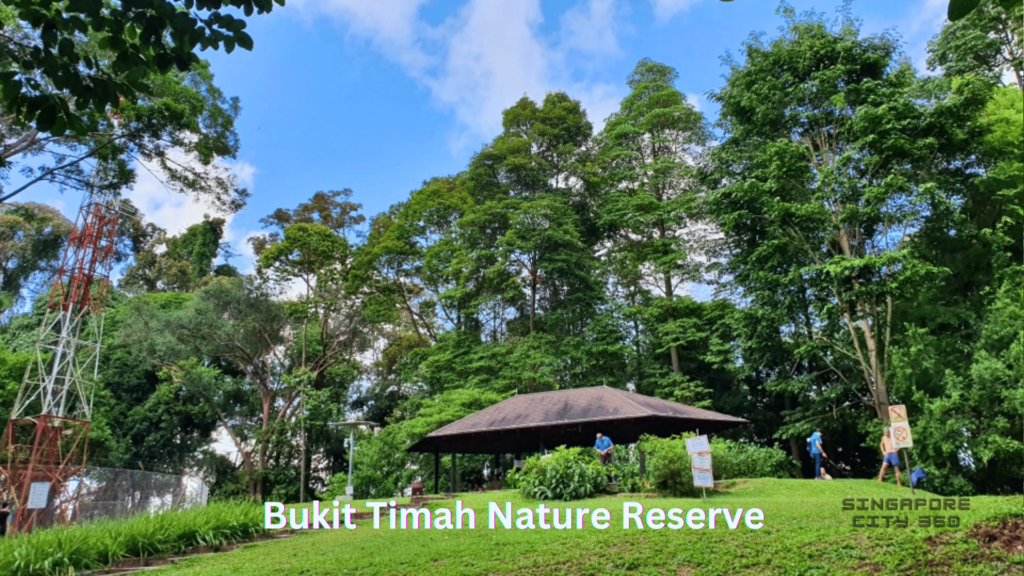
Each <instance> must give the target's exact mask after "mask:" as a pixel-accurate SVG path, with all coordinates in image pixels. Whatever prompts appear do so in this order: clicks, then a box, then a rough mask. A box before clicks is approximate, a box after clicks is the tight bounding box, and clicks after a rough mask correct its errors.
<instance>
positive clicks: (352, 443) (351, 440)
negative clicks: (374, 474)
mask: <svg viewBox="0 0 1024 576" xmlns="http://www.w3.org/2000/svg"><path fill="white" fill-rule="evenodd" d="M355 447H356V429H355V426H352V427H350V428H349V429H348V487H347V488H345V495H346V496H355V492H354V490H353V488H352V455H353V454H354V453H355V451H356V450H355Z"/></svg>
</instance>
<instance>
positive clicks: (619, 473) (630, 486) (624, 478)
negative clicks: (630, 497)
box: [610, 454, 653, 492]
mask: <svg viewBox="0 0 1024 576" xmlns="http://www.w3.org/2000/svg"><path fill="white" fill-rule="evenodd" d="M615 456H616V458H615V463H614V464H612V465H611V467H610V469H611V472H612V475H613V476H614V478H615V484H616V485H617V486H618V488H619V491H620V492H649V491H651V490H652V489H653V487H652V485H651V480H650V479H649V478H645V477H644V476H641V475H640V463H639V462H635V461H633V460H631V459H626V458H623V459H619V454H616V455H615Z"/></svg>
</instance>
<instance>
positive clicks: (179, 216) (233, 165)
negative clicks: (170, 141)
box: [125, 152, 257, 272]
mask: <svg viewBox="0 0 1024 576" xmlns="http://www.w3.org/2000/svg"><path fill="white" fill-rule="evenodd" d="M172 158H174V159H175V160H176V161H178V162H187V160H186V159H185V157H184V155H182V154H181V153H177V154H175V153H173V152H172ZM223 166H224V167H226V168H228V169H230V170H231V171H232V172H233V173H234V174H235V177H236V178H237V179H238V182H239V184H241V185H242V186H243V187H245V188H247V189H249V191H250V192H251V191H252V190H253V188H254V187H255V182H256V180H255V178H256V172H257V169H256V167H255V166H253V165H252V164H250V163H248V162H246V161H245V160H238V161H235V162H230V163H228V162H225V163H224V164H223ZM136 168H137V173H138V177H137V179H136V181H135V185H134V186H132V188H131V189H129V190H128V191H127V192H125V197H127V198H128V199H129V200H131V201H132V203H133V204H135V206H136V207H137V208H138V209H139V212H140V213H141V214H142V217H143V218H145V220H146V221H147V222H152V223H154V224H156V225H157V226H159V227H161V228H163V229H165V230H167V233H168V234H171V235H177V234H181V233H182V232H184V231H185V229H187V228H188V227H189V226H191V225H193V224H195V223H197V222H201V221H202V220H203V216H204V215H206V214H209V215H211V216H213V215H217V216H220V217H222V218H224V220H225V227H224V228H225V229H224V240H225V241H227V242H229V243H231V245H232V246H233V247H234V249H235V250H236V251H238V252H240V253H241V256H242V262H241V263H236V266H238V267H239V268H240V269H242V270H243V272H244V271H251V270H252V250H251V249H249V248H248V243H247V242H245V240H246V239H247V238H248V237H249V236H251V235H252V234H253V233H251V232H250V233H246V232H244V231H240V230H236V229H235V228H234V227H232V221H233V220H234V214H218V213H217V211H216V210H215V209H214V208H213V207H211V206H210V205H208V204H207V203H206V202H204V201H202V200H201V199H196V198H193V197H191V196H187V195H185V194H181V193H179V192H172V191H171V190H169V189H168V188H167V187H166V186H165V185H164V183H163V181H162V180H163V175H162V174H161V172H160V170H159V169H158V168H157V167H156V166H154V165H153V164H150V163H144V162H138V163H136Z"/></svg>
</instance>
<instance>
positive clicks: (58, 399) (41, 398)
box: [0, 192, 120, 532]
mask: <svg viewBox="0 0 1024 576" xmlns="http://www.w3.org/2000/svg"><path fill="white" fill-rule="evenodd" d="M119 217H120V196H119V195H118V194H117V193H115V192H94V193H91V194H87V195H86V197H85V199H84V200H83V201H82V206H81V208H80V209H79V213H78V221H77V223H76V225H75V230H74V232H72V234H71V236H70V238H69V239H68V244H67V247H66V248H65V251H64V257H63V259H62V262H61V265H60V268H59V269H58V270H57V274H56V278H55V281H54V283H53V286H52V287H51V289H50V294H49V299H48V301H47V307H46V308H47V309H46V315H45V317H44V319H43V323H42V326H41V327H40V331H39V337H38V339H37V340H36V346H35V354H34V356H35V358H34V360H33V362H32V363H30V364H29V367H28V370H27V371H26V373H25V379H24V381H23V382H22V385H21V389H20V390H19V391H18V399H17V400H16V402H15V405H14V410H13V412H12V413H11V418H10V420H9V421H8V423H7V426H6V429H5V430H4V441H3V443H2V444H0V450H2V452H0V498H7V497H11V498H13V499H14V504H15V507H16V508H15V513H14V516H13V528H14V530H15V532H22V531H29V530H31V529H33V528H35V527H38V526H46V525H50V524H54V523H65V522H68V521H70V520H71V519H72V518H73V516H74V513H75V505H74V503H75V498H74V495H75V493H76V492H77V488H78V484H79V483H80V482H75V481H72V482H69V480H72V479H73V478H76V477H77V476H78V475H79V474H80V473H81V471H82V470H83V469H84V467H85V465H86V462H87V459H88V450H87V448H88V436H89V418H90V413H91V409H92V391H93V386H94V383H95V380H96V376H97V370H98V368H99V354H100V343H101V339H102V336H103V315H104V314H103V313H104V312H105V310H106V304H107V297H108V295H109V293H110V271H111V267H112V264H113V255H114V251H115V249H116V240H117V226H118V219H119Z"/></svg>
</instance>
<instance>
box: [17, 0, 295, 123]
mask: <svg viewBox="0 0 1024 576" xmlns="http://www.w3.org/2000/svg"><path fill="white" fill-rule="evenodd" d="M275 3H276V4H278V5H281V6H283V5H284V0H223V1H222V0H199V1H194V0H189V1H188V2H186V3H185V9H184V10H183V9H182V7H181V6H180V5H179V4H177V3H175V2H172V1H170V0H147V1H144V2H133V3H130V4H127V5H122V4H109V3H105V2H102V1H101V0H76V1H72V2H68V3H63V4H54V3H52V2H47V1H38V0H16V1H11V2H6V3H5V6H4V8H5V10H4V14H3V15H4V17H5V22H4V42H3V44H2V46H3V47H2V49H0V66H2V72H0V81H2V82H3V87H4V89H3V98H2V105H3V108H4V111H5V114H13V115H14V116H16V117H17V118H19V120H20V122H23V123H30V122H34V123H35V126H36V129H37V130H39V131H40V132H49V133H52V134H53V135H55V136H61V135H62V134H64V133H65V131H67V130H69V129H70V130H71V131H73V132H76V133H79V134H84V133H86V132H87V131H88V130H89V129H90V128H91V127H92V126H90V125H89V123H88V121H87V119H88V118H89V114H90V113H94V112H100V113H102V112H105V111H106V109H107V108H108V107H109V108H118V106H119V104H120V103H121V102H122V101H123V100H128V101H133V100H135V99H136V96H137V95H138V94H143V95H145V94H149V93H151V92H152V90H153V84H152V83H153V77H154V76H159V75H163V74H166V73H168V72H170V71H171V70H174V69H176V70H178V71H181V72H184V71H187V70H189V69H191V68H192V66H194V65H195V64H196V63H198V62H199V58H198V56H197V55H196V54H195V50H196V49H197V48H201V49H203V50H206V49H209V48H212V49H215V50H216V49H219V48H220V47H221V45H222V44H223V46H224V49H225V50H226V51H227V52H231V51H232V50H234V48H235V47H236V46H237V47H240V48H243V49H245V50H251V49H252V46H253V41H252V38H251V37H250V36H249V35H248V33H246V32H245V27H246V22H245V20H243V19H241V18H236V17H235V16H233V15H231V14H228V13H222V12H221V10H222V9H224V8H237V9H241V10H243V11H244V12H245V14H246V15H247V16H249V15H252V13H253V12H254V11H256V12H258V13H260V14H263V13H266V12H270V11H271V10H272V8H273V6H274V4H275ZM97 49H98V50H103V51H107V54H104V55H101V54H97ZM72 101H73V102H74V107H73V108H72V105H71V102H72Z"/></svg>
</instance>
